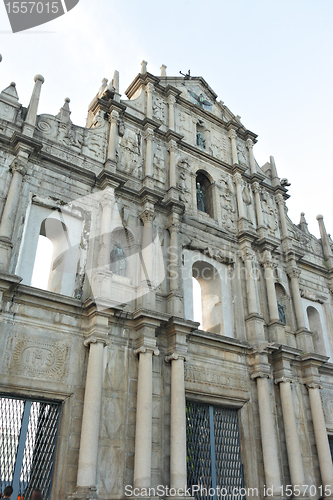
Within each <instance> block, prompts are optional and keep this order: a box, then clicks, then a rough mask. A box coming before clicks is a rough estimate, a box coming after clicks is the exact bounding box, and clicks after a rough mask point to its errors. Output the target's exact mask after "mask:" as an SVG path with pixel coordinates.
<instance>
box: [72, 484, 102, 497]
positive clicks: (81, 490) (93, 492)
mask: <svg viewBox="0 0 333 500" xmlns="http://www.w3.org/2000/svg"><path fill="white" fill-rule="evenodd" d="M97 498H98V495H97V488H96V486H78V487H77V488H76V491H75V492H74V493H71V494H70V495H68V497H67V499H68V500H96V499H97Z"/></svg>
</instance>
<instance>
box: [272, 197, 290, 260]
mask: <svg viewBox="0 0 333 500" xmlns="http://www.w3.org/2000/svg"><path fill="white" fill-rule="evenodd" d="M275 201H276V203H277V206H278V210H279V218H280V224H281V239H282V244H283V249H284V250H285V251H286V250H288V248H289V244H288V227H287V219H286V212H285V202H284V198H283V196H282V194H280V193H279V194H277V195H276V196H275Z"/></svg>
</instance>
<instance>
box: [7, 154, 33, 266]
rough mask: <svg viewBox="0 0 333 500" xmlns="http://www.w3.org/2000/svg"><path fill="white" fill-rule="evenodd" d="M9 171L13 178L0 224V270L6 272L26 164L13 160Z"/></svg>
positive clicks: (17, 159)
mask: <svg viewBox="0 0 333 500" xmlns="http://www.w3.org/2000/svg"><path fill="white" fill-rule="evenodd" d="M11 170H12V173H13V177H12V179H11V182H10V186H9V190H8V194H7V198H6V203H5V206H4V209H3V213H2V218H1V223H0V269H3V270H8V266H9V261H10V255H11V248H12V243H11V242H12V235H13V230H14V224H15V219H16V212H17V206H18V200H19V199H20V194H21V186H22V182H23V177H24V176H25V174H26V172H27V167H26V162H25V161H24V160H22V159H21V158H15V159H14V161H13V163H12V165H11Z"/></svg>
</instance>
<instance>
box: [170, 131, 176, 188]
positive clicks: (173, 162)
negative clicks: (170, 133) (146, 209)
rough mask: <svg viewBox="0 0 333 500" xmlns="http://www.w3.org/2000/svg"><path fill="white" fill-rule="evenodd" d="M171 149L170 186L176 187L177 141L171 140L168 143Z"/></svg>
mask: <svg viewBox="0 0 333 500" xmlns="http://www.w3.org/2000/svg"><path fill="white" fill-rule="evenodd" d="M168 151H169V183H170V187H176V185H177V174H176V151H177V144H176V141H173V140H171V141H169V144H168Z"/></svg>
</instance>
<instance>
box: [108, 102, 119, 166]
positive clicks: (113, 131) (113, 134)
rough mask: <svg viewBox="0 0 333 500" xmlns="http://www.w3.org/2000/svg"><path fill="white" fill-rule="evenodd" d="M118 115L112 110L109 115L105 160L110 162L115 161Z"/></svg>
mask: <svg viewBox="0 0 333 500" xmlns="http://www.w3.org/2000/svg"><path fill="white" fill-rule="evenodd" d="M118 121H119V113H118V111H117V110H116V109H113V110H112V111H111V113H110V134H109V144H108V154H107V159H108V160H111V161H112V162H115V161H116V148H117V135H118Z"/></svg>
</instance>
